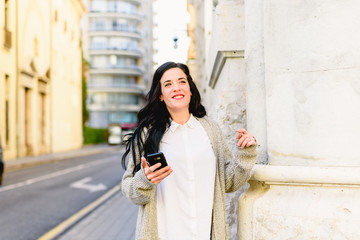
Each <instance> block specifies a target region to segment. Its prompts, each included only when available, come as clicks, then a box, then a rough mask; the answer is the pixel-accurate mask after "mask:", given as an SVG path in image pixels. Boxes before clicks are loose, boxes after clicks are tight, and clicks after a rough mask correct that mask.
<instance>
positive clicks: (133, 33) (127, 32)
mask: <svg viewBox="0 0 360 240" xmlns="http://www.w3.org/2000/svg"><path fill="white" fill-rule="evenodd" d="M89 35H90V36H123V37H132V38H136V39H140V38H141V33H140V32H139V31H138V30H131V29H129V28H126V27H121V26H117V27H95V28H90V29H89Z"/></svg>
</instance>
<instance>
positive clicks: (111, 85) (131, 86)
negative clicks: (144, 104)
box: [88, 82, 145, 91]
mask: <svg viewBox="0 0 360 240" xmlns="http://www.w3.org/2000/svg"><path fill="white" fill-rule="evenodd" d="M88 88H126V89H134V90H142V91H144V90H145V86H144V85H142V84H124V83H96V82H94V83H89V84H88Z"/></svg>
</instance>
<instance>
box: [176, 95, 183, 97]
mask: <svg viewBox="0 0 360 240" xmlns="http://www.w3.org/2000/svg"><path fill="white" fill-rule="evenodd" d="M182 97H183V96H181V95H178V96H175V97H174V98H182Z"/></svg>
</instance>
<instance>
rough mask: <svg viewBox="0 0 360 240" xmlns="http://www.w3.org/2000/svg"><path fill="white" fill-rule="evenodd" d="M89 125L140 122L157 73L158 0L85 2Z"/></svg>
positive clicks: (84, 27)
mask: <svg viewBox="0 0 360 240" xmlns="http://www.w3.org/2000/svg"><path fill="white" fill-rule="evenodd" d="M84 5H85V7H86V9H87V14H86V15H85V16H84V18H83V19H82V20H83V22H82V31H83V50H84V57H85V59H86V60H87V61H88V62H89V64H90V70H89V71H88V72H87V96H88V97H87V108H88V111H89V121H88V125H89V126H91V127H95V128H106V127H108V125H109V124H111V123H120V124H125V123H136V119H137V117H136V115H137V112H138V111H139V110H140V108H141V106H142V104H143V102H144V95H145V92H146V90H147V88H148V86H149V83H150V80H151V74H152V66H153V60H152V42H153V39H152V0H146V1H138V0H85V1H84Z"/></svg>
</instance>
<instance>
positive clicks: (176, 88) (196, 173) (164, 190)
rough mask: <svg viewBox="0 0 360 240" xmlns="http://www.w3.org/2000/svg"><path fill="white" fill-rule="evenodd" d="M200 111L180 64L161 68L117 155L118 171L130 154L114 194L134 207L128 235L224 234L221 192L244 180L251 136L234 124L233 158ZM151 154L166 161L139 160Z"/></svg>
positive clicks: (252, 158)
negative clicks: (136, 209) (122, 150)
mask: <svg viewBox="0 0 360 240" xmlns="http://www.w3.org/2000/svg"><path fill="white" fill-rule="evenodd" d="M205 115H206V111H205V108H204V107H203V105H201V97H200V94H199V91H198V90H197V88H196V86H195V84H194V82H193V80H192V78H191V76H190V73H189V69H188V67H187V66H186V65H184V64H181V63H174V62H167V63H164V64H163V65H161V66H160V67H159V68H158V69H157V70H156V71H155V73H154V77H153V82H152V85H151V89H150V91H149V93H148V94H147V104H146V106H145V107H144V108H143V109H141V110H140V112H139V113H138V128H137V129H136V131H135V132H134V134H133V135H132V136H131V137H130V138H129V139H128V141H127V144H126V152H125V154H124V155H123V158H122V164H123V167H124V168H125V160H126V157H127V155H129V153H131V156H130V158H129V162H128V166H127V169H126V172H125V174H124V176H123V180H122V191H123V193H124V195H125V196H126V197H127V198H128V199H129V200H130V201H132V202H133V203H134V204H137V205H140V208H139V213H138V220H137V227H136V239H146V240H148V239H154V240H155V239H156V240H157V239H219V240H224V239H228V229H227V228H228V227H227V224H226V222H225V192H232V191H236V190H237V189H239V188H240V187H241V186H242V185H243V184H244V183H245V182H246V181H247V180H248V179H249V178H250V172H251V169H252V167H253V165H254V164H255V162H256V140H255V138H254V137H253V136H252V135H251V134H249V133H248V132H247V131H246V130H245V129H239V130H238V131H237V139H238V143H237V144H238V146H239V147H240V149H239V153H238V154H237V155H238V156H237V158H235V159H234V158H233V157H232V155H231V152H230V151H229V149H228V147H227V145H226V141H225V139H224V137H223V135H222V133H221V130H220V128H219V126H218V125H217V124H216V123H215V122H213V121H211V120H210V119H208V118H207V117H206V116H205ZM155 152H163V153H164V155H165V157H166V159H167V163H168V166H166V167H163V168H159V167H160V165H161V164H160V163H157V164H155V165H153V166H151V167H150V166H149V165H148V164H147V162H146V158H145V157H146V156H147V155H148V154H151V153H155ZM158 168H159V169H158ZM156 169H158V170H157V171H155V170H156Z"/></svg>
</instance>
